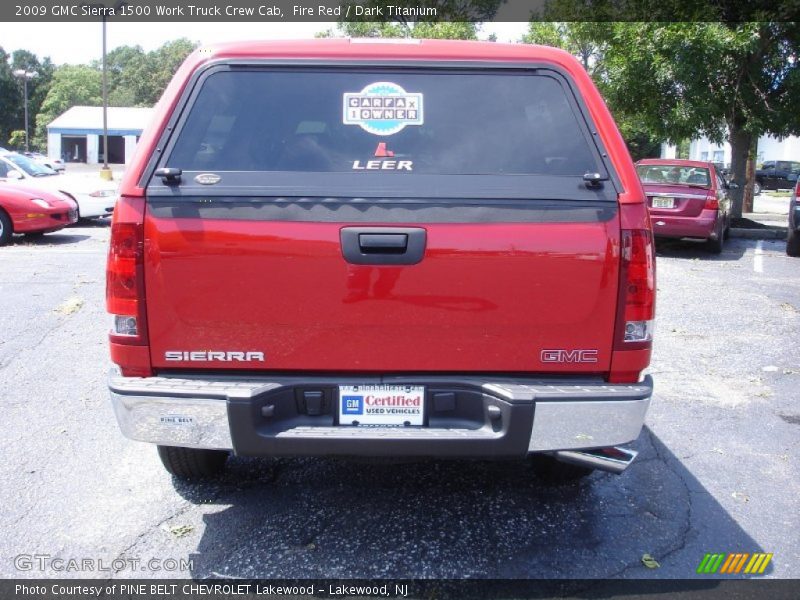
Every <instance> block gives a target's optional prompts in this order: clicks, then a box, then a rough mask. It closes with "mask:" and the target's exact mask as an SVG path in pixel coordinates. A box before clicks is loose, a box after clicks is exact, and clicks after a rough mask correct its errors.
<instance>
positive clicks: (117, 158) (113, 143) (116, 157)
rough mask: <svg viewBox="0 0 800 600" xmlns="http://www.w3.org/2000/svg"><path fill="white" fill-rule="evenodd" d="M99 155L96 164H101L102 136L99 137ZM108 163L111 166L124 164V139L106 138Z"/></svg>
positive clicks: (102, 152) (113, 136)
mask: <svg viewBox="0 0 800 600" xmlns="http://www.w3.org/2000/svg"><path fill="white" fill-rule="evenodd" d="M99 138H100V139H99V142H100V145H99V148H100V153H99V154H98V155H97V160H98V162H103V154H105V149H104V148H103V136H102V135H101V136H99ZM108 162H110V163H112V164H123V163H124V162H125V138H124V137H122V136H121V135H110V136H108Z"/></svg>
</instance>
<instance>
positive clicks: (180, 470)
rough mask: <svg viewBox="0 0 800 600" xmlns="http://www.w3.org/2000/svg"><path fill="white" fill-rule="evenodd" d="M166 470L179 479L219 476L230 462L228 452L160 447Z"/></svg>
mask: <svg viewBox="0 0 800 600" xmlns="http://www.w3.org/2000/svg"><path fill="white" fill-rule="evenodd" d="M158 456H159V458H161V462H162V463H163V465H164V468H165V469H166V470H167V471H169V473H170V474H171V475H174V476H175V477H177V478H179V479H208V478H211V477H214V476H216V475H219V474H220V473H222V471H223V470H224V469H225V462H226V461H227V460H228V452H227V451H226V450H206V449H201V448H181V447H179V446H159V447H158Z"/></svg>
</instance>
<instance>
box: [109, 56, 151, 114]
mask: <svg viewBox="0 0 800 600" xmlns="http://www.w3.org/2000/svg"><path fill="white" fill-rule="evenodd" d="M96 66H97V68H102V64H100V63H96ZM106 69H107V72H108V105H109V106H139V105H143V104H144V105H149V104H148V103H147V102H146V101H145V97H146V96H147V94H148V93H149V89H148V83H147V79H148V77H147V76H146V72H147V57H146V54H145V52H144V50H142V47H141V46H119V47H117V48H114V49H113V50H111V51H110V52H109V53H108V54H106Z"/></svg>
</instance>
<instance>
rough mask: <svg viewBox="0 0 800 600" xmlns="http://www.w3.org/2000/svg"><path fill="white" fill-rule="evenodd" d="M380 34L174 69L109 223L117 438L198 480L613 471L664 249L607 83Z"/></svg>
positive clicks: (211, 53) (501, 52)
mask: <svg viewBox="0 0 800 600" xmlns="http://www.w3.org/2000/svg"><path fill="white" fill-rule="evenodd" d="M380 42H381V41H380V40H377V41H376V40H365V41H362V40H341V39H339V40H309V41H302V42H253V43H234V44H226V45H219V46H214V47H208V48H201V49H199V50H198V51H196V52H195V53H194V54H192V55H191V56H190V57H189V58H188V59H187V60H186V62H185V63H184V64H183V66H182V67H181V68H180V69H179V71H178V72H177V73H176V75H175V77H174V78H173V80H172V82H171V83H170V85H169V87H168V88H167V90H166V91H165V93H164V96H163V97H162V98H161V100H160V102H159V104H158V106H157V107H156V111H155V113H156V114H155V118H154V121H153V123H152V124H151V125H150V127H149V128H148V129H147V130H146V131H145V133H144V135H143V136H142V138H141V141H140V143H139V147H138V149H137V151H136V154H135V156H134V158H133V160H132V162H131V164H130V165H129V168H128V170H127V172H126V174H125V177H124V180H123V181H122V185H121V196H120V198H119V201H118V202H117V205H116V208H115V211H114V220H113V224H112V228H111V243H110V250H109V258H108V272H107V307H108V311H109V312H110V313H111V314H112V315H113V329H112V331H111V333H110V346H111V357H112V360H113V362H114V363H115V364H116V365H118V369H116V370H115V371H114V372H112V374H111V376H110V380H109V387H110V390H111V397H112V402H113V405H114V409H115V412H116V416H117V419H118V422H119V425H120V427H121V429H122V432H123V433H124V434H125V435H126V436H128V437H130V438H132V439H135V440H141V441H146V442H152V443H155V444H157V445H158V447H159V454H160V456H161V459H162V461H163V463H164V465H165V467H166V468H167V470H168V471H170V472H171V473H172V474H173V475H175V476H178V477H188V478H190V477H200V476H208V475H212V474H214V473H217V472H218V471H220V470H221V469H222V468H223V466H224V464H225V461H226V459H227V457H228V455H229V453H230V452H234V453H236V454H238V455H244V456H280V455H351V456H352V455H369V456H434V457H507V458H513V457H520V458H522V457H526V456H532V457H534V459H535V460H534V463H535V464H536V465H538V466H540V467H541V468H542V469H543V472H547V473H551V474H559V475H560V476H563V477H577V476H582V475H585V474H586V473H589V472H591V470H592V469H602V470H606V471H611V472H616V473H619V472H622V471H623V470H624V469H625V468H626V467H627V466H628V465H629V464H630V462H631V461H632V460H633V458H634V457H635V455H636V453H635V451H633V450H627V449H623V448H620V447H618V446H619V445H622V444H626V443H628V442H631V441H633V440H635V439H636V438H637V437H638V435H639V433H640V430H641V428H642V424H643V421H644V417H645V413H646V411H647V408H648V405H649V402H650V397H651V394H652V385H653V384H652V379H651V378H650V376H643V373H642V372H643V370H644V369H645V368H646V367H647V366H648V363H649V361H650V353H651V345H652V333H653V318H654V305H655V262H654V251H653V243H652V231H651V227H650V221H649V217H648V213H647V205H646V203H645V194H644V191H643V189H642V186H641V184H640V182H639V179H638V177H637V174H636V170H635V169H634V166H633V163H632V161H631V159H630V156H629V154H628V151H627V149H626V147H625V144H624V142H623V140H622V138H621V137H620V135H619V132H618V130H617V128H616V126H615V124H614V121H613V119H612V118H611V116H610V114H609V112H608V110H607V109H606V106H605V104H604V102H603V100H602V98H601V97H600V95H599V93H598V91H597V89H596V88H595V86H594V85H593V83H592V81H591V79H590V78H589V77H588V75H587V74H586V72H585V71H584V70H583V68H581V66H580V65H579V64H578V62H577V61H575V60H574V59H573V58H572V57H571V56H570V55H569V54H567V53H565V52H562V51H559V50H555V49H552V48H546V47H538V46H530V45H504V44H495V43H478V42H454V41H417V40H414V41H402V42H399V43H394V42H393V43H380Z"/></svg>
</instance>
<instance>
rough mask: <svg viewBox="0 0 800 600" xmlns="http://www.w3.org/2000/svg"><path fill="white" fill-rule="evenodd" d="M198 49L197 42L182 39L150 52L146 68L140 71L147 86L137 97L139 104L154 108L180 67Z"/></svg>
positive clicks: (145, 64)
mask: <svg viewBox="0 0 800 600" xmlns="http://www.w3.org/2000/svg"><path fill="white" fill-rule="evenodd" d="M196 47H197V44H196V43H195V42H192V41H190V40H188V39H186V38H180V39H177V40H173V41H171V42H167V43H166V44H164V45H163V46H161V47H160V48H158V49H157V50H153V51H152V52H148V53H147V58H146V60H145V63H144V67H143V69H141V70H140V76H141V78H142V80H143V82H144V83H145V85H144V89H143V91H142V93H141V94H140V95H137V104H140V105H143V106H153V105H154V104H155V103H156V102H158V99H159V98H160V97H161V94H163V93H164V90H165V89H166V87H167V85H168V84H169V82H170V80H171V79H172V77H173V75H175V72H176V71H177V70H178V67H180V66H181V63H183V61H184V60H186V57H187V56H189V54H191V53H192V52H193V51H194V49H195V48H196Z"/></svg>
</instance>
